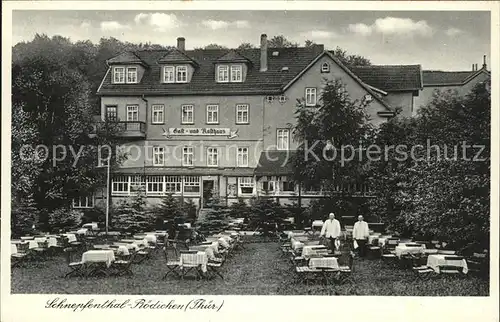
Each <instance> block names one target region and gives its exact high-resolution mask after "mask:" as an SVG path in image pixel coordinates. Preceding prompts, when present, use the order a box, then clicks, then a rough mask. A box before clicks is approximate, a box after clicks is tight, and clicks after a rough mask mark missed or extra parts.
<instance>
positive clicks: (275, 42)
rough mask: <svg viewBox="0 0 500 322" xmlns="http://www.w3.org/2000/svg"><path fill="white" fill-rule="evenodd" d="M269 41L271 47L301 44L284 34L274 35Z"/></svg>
mask: <svg viewBox="0 0 500 322" xmlns="http://www.w3.org/2000/svg"><path fill="white" fill-rule="evenodd" d="M267 42H268V46H269V47H270V48H286V47H298V46H299V44H297V43H295V42H291V41H290V40H288V39H287V38H286V37H285V36H283V35H278V36H274V37H273V38H271V39H269V40H268V41H267Z"/></svg>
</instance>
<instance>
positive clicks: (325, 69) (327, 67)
mask: <svg viewBox="0 0 500 322" xmlns="http://www.w3.org/2000/svg"><path fill="white" fill-rule="evenodd" d="M321 72H322V73H329V72H330V64H328V63H323V64H322V65H321Z"/></svg>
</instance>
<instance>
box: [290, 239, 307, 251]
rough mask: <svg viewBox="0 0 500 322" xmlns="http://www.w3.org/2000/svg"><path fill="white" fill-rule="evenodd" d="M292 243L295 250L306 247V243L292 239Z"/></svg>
mask: <svg viewBox="0 0 500 322" xmlns="http://www.w3.org/2000/svg"><path fill="white" fill-rule="evenodd" d="M291 243H292V248H293V249H294V250H297V249H301V248H302V247H304V243H302V242H299V241H298V240H295V239H292V240H291Z"/></svg>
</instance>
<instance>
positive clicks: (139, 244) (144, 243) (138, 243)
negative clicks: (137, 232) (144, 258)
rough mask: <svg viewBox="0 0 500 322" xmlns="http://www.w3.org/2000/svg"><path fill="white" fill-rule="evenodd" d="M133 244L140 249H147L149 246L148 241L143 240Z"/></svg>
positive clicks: (135, 241)
mask: <svg viewBox="0 0 500 322" xmlns="http://www.w3.org/2000/svg"><path fill="white" fill-rule="evenodd" d="M132 244H135V245H137V247H139V248H143V247H146V246H148V241H147V240H146V239H141V240H137V239H136V240H134V242H133V243H132Z"/></svg>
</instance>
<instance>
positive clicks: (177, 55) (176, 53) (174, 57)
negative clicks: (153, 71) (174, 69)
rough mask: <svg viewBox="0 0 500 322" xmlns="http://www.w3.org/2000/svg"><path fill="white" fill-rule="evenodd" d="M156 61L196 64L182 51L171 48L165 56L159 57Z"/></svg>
mask: <svg viewBox="0 0 500 322" xmlns="http://www.w3.org/2000/svg"><path fill="white" fill-rule="evenodd" d="M158 63H190V64H196V62H195V61H194V60H193V59H191V58H190V57H189V56H187V55H186V54H184V53H183V52H182V51H180V50H178V49H172V50H171V51H170V52H168V53H167V54H166V55H165V56H163V57H161V58H160V59H159V60H158Z"/></svg>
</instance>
